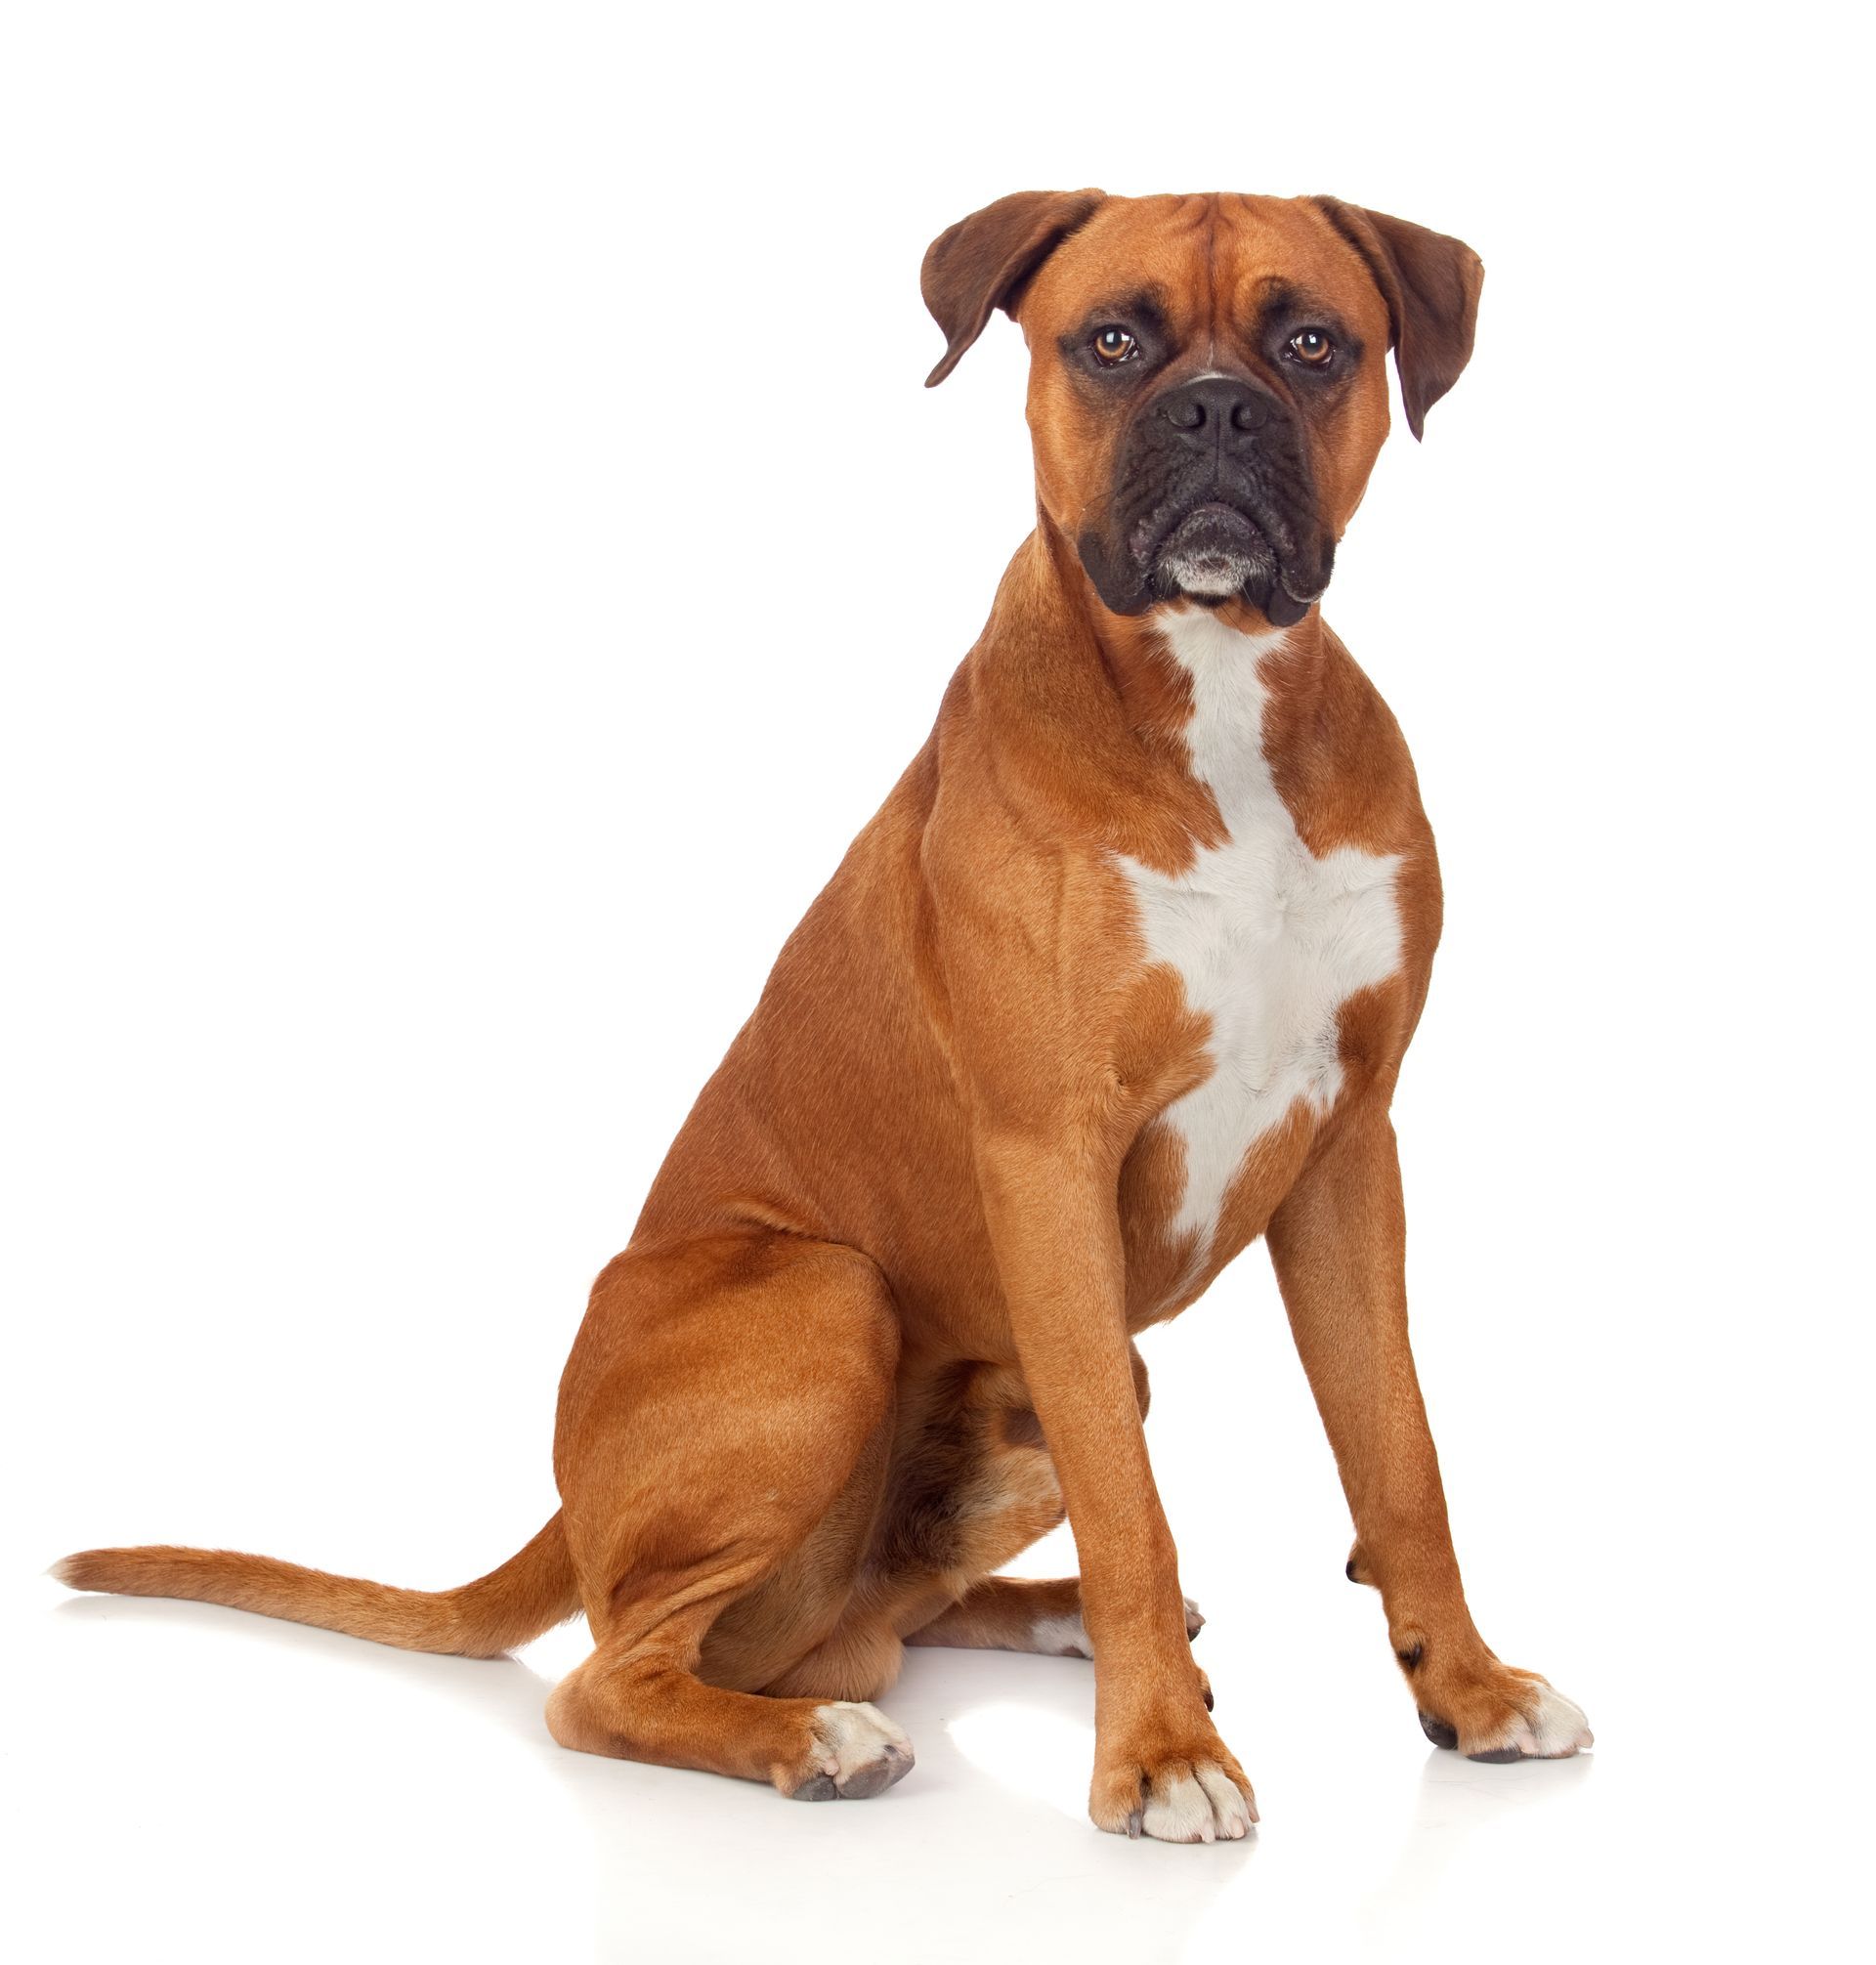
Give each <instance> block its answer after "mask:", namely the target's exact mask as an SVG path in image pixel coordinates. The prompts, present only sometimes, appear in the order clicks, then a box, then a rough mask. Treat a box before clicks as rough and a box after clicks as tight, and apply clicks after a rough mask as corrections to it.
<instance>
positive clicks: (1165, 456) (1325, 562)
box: [1078, 375, 1335, 627]
mask: <svg viewBox="0 0 1876 1965" xmlns="http://www.w3.org/2000/svg"><path fill="white" fill-rule="evenodd" d="M1078 546H1079V550H1080V553H1081V559H1082V565H1083V567H1084V568H1085V569H1086V571H1087V576H1088V577H1089V579H1091V580H1092V581H1093V582H1094V587H1095V591H1096V592H1097V593H1099V595H1100V596H1101V599H1102V601H1103V602H1104V603H1105V604H1106V605H1107V606H1108V607H1110V608H1111V609H1113V611H1114V612H1115V613H1116V614H1142V613H1144V612H1145V611H1146V610H1147V609H1148V608H1150V607H1152V606H1154V605H1155V604H1157V603H1158V602H1161V601H1169V600H1177V599H1180V598H1187V599H1191V600H1196V601H1199V602H1201V603H1203V604H1205V605H1208V606H1213V607H1216V606H1219V605H1221V604H1222V603H1223V602H1225V601H1227V600H1230V599H1233V598H1236V597H1239V596H1242V597H1243V598H1244V599H1246V600H1248V601H1250V602H1251V603H1252V604H1253V605H1254V606H1256V607H1258V609H1260V610H1261V611H1262V613H1263V614H1264V616H1265V617H1266V618H1267V619H1269V620H1270V621H1271V622H1272V623H1273V624H1274V625H1276V626H1278V627H1290V626H1293V625H1294V624H1295V623H1296V622H1298V621H1300V619H1302V618H1303V616H1304V615H1305V614H1306V613H1307V612H1308V611H1309V608H1310V606H1311V604H1312V603H1313V602H1314V601H1315V600H1316V598H1317V596H1318V595H1320V594H1321V592H1322V590H1323V588H1324V587H1326V586H1327V585H1328V584H1329V573H1330V569H1331V567H1332V565H1333V563H1334V559H1335V541H1334V539H1332V538H1330V537H1329V536H1328V534H1327V533H1326V531H1325V529H1324V527H1323V526H1322V524H1321V521H1320V520H1319V518H1318V517H1317V514H1316V492H1315V481H1314V478H1313V476H1312V474H1311V472H1310V470H1309V460H1308V454H1307V451H1306V450H1305V449H1304V447H1303V442H1302V435H1301V432H1300V429H1299V428H1298V425H1297V421H1296V417H1295V415H1294V414H1293V413H1292V411H1291V409H1290V408H1289V406H1288V405H1286V404H1285V403H1284V402H1283V401H1282V400H1281V399H1280V398H1279V397H1277V396H1276V395H1275V394H1274V393H1273V392H1272V391H1270V390H1268V389H1266V388H1264V387H1263V386H1262V385H1261V384H1260V383H1258V382H1255V381H1253V380H1251V379H1250V378H1249V377H1236V376H1229V375H1206V376H1201V377H1199V378H1198V379H1197V380H1196V381H1191V382H1185V383H1181V384H1178V385H1176V386H1175V387H1173V388H1171V389H1167V390H1164V391H1162V392H1161V393H1160V394H1159V395H1158V396H1156V397H1154V398H1152V399H1151V400H1150V401H1149V402H1148V403H1147V404H1146V405H1145V406H1143V407H1142V410H1141V412H1140V415H1139V417H1138V419H1137V421H1136V422H1135V424H1134V426H1133V429H1132V431H1131V433H1130V436H1129V438H1128V440H1127V442H1126V444H1125V445H1124V447H1123V450H1122V456H1121V462H1120V467H1119V470H1118V472H1117V474H1116V489H1115V495H1114V499H1113V506H1112V511H1111V514H1110V518H1109V523H1108V526H1107V528H1106V529H1105V530H1104V531H1092V532H1087V533H1085V534H1083V535H1082V537H1081V539H1080V540H1079V541H1078Z"/></svg>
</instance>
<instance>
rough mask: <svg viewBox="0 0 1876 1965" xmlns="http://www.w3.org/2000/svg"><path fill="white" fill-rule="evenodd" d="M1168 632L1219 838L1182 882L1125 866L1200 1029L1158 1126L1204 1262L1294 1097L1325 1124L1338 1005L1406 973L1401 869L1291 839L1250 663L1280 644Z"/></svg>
mask: <svg viewBox="0 0 1876 1965" xmlns="http://www.w3.org/2000/svg"><path fill="white" fill-rule="evenodd" d="M1165 632H1166V637H1167V641H1168V644H1169V646H1170V647H1171V649H1172V654H1173V656H1174V658H1175V659H1176V660H1177V661H1178V662H1180V664H1181V665H1182V666H1183V667H1184V668H1185V669H1186V671H1187V673H1188V674H1189V675H1190V677H1191V680H1192V689H1193V714H1192V719H1191V722H1190V723H1189V724H1188V726H1187V729H1186V742H1187V745H1188V747H1189V748H1190V752H1191V769H1192V772H1193V774H1194V776H1196V777H1198V778H1200V779H1202V780H1203V781H1204V782H1205V783H1206V784H1207V785H1208V786H1209V787H1210V788H1211V790H1212V793H1213V796H1214V798H1215V800H1216V802H1217V806H1218V811H1219V814H1220V816H1221V817H1222V819H1223V821H1224V826H1225V830H1226V833H1228V835H1229V836H1228V837H1227V838H1226V839H1225V840H1224V842H1223V843H1222V844H1220V845H1217V846H1213V847H1207V848H1204V849H1202V850H1201V852H1200V854H1199V858H1198V861H1197V863H1196V865H1194V866H1193V867H1192V868H1190V869H1189V870H1188V871H1187V872H1185V873H1183V874H1179V875H1174V876H1168V875H1165V874H1161V873H1157V872H1155V871H1154V870H1153V869H1152V868H1149V867H1144V866H1141V865H1139V864H1138V863H1137V862H1134V861H1130V860H1123V861H1122V866H1123V867H1124V869H1125V871H1126V873H1127V876H1128V878H1129V880H1130V883H1131V885H1132V889H1133V895H1134V899H1135V902H1136V904H1137V906H1138V909H1139V926H1140V932H1141V935H1142V937H1143V939H1144V941H1145V943H1146V948H1147V953H1148V959H1149V960H1150V961H1156V962H1165V963H1167V964H1169V965H1170V966H1171V967H1172V968H1173V969H1174V970H1176V971H1177V973H1178V975H1179V978H1180V981H1181V983H1182V985H1183V987H1184V994H1185V999H1186V1002H1187V1004H1189V1006H1190V1007H1191V1008H1193V1009H1194V1010H1196V1011H1199V1012H1200V1013H1202V1014H1203V1015H1204V1016H1205V1017H1206V1018H1208V1019H1209V1021H1210V1026H1211V1029H1210V1040H1209V1043H1208V1046H1207V1049H1208V1054H1209V1058H1210V1062H1211V1066H1212V1070H1211V1074H1210V1076H1209V1077H1207V1078H1206V1079H1205V1081H1204V1082H1203V1083H1202V1084H1200V1085H1198V1086H1197V1087H1195V1088H1194V1089H1192V1090H1191V1091H1188V1092H1186V1093H1185V1094H1184V1095H1183V1096H1182V1097H1180V1098H1178V1099H1176V1100H1175V1101H1174V1102H1173V1103H1172V1104H1171V1105H1169V1106H1168V1107H1167V1108H1166V1110H1165V1111H1164V1112H1163V1113H1162V1114H1161V1115H1160V1118H1159V1121H1158V1123H1159V1124H1160V1125H1161V1126H1164V1127H1167V1128H1170V1129H1171V1130H1172V1132H1175V1133H1176V1134H1177V1135H1178V1137H1179V1139H1180V1142H1181V1144H1182V1146H1183V1148H1184V1161H1185V1181H1184V1190H1183V1193H1182V1195H1181V1197H1180V1199H1179V1204H1178V1207H1177V1210H1176V1212H1175V1214H1174V1215H1173V1217H1172V1219H1171V1221H1170V1222H1169V1223H1168V1224H1167V1227H1168V1231H1169V1232H1170V1233H1171V1234H1172V1235H1173V1236H1180V1237H1182V1236H1184V1235H1187V1234H1191V1235H1194V1236H1196V1238H1197V1241H1196V1245H1195V1258H1196V1259H1197V1260H1203V1259H1204V1258H1205V1256H1206V1255H1207V1254H1208V1252H1209V1251H1210V1248H1211V1243H1212V1238H1213V1233H1214V1230H1215V1227H1216V1224H1217V1220H1218V1215H1219V1211H1220V1209H1221V1208H1222V1207H1223V1205H1224V1200H1225V1196H1226V1195H1227V1193H1228V1192H1229V1191H1230V1188H1231V1184H1232V1181H1233V1179H1234V1178H1235V1176H1236V1175H1237V1174H1238V1172H1239V1170H1240V1169H1241V1168H1242V1167H1243V1165H1244V1161H1245V1157H1246V1155H1247V1154H1248V1153H1249V1152H1250V1151H1251V1149H1252V1148H1253V1147H1254V1146H1255V1145H1256V1144H1257V1142H1258V1140H1259V1139H1260V1138H1261V1137H1262V1136H1263V1135H1264V1134H1266V1133H1267V1132H1271V1131H1272V1130H1273V1129H1274V1128H1276V1127H1277V1126H1279V1125H1280V1124H1281V1123H1282V1122H1283V1120H1284V1118H1285V1116H1286V1115H1287V1114H1288V1113H1289V1112H1290V1111H1291V1109H1292V1108H1293V1107H1294V1106H1296V1105H1297V1104H1298V1102H1299V1101H1301V1102H1303V1103H1304V1104H1306V1105H1307V1106H1308V1107H1310V1108H1311V1109H1313V1110H1314V1111H1316V1112H1318V1113H1323V1112H1327V1111H1328V1110H1329V1109H1330V1108H1331V1107H1332V1106H1333V1105H1334V1104H1335V1101H1336V1098H1337V1097H1338V1095H1339V1094H1340V1092H1341V1089H1342V1075H1343V1073H1342V1062H1341V1054H1340V1052H1341V1035H1340V1027H1339V1023H1338V1015H1339V1012H1340V1010H1341V1008H1342V1005H1343V1004H1344V1003H1345V1002H1346V1001H1347V1000H1348V999H1349V997H1351V996H1353V995H1354V994H1355V993H1356V992H1357V991H1358V990H1362V989H1366V988H1369V987H1372V986H1373V985H1375V984H1377V983H1381V982H1385V981H1386V979H1387V978H1388V977H1389V976H1391V975H1392V974H1393V973H1394V972H1395V971H1396V969H1398V967H1399V966H1400V960H1401V931H1400V917H1399V913H1398V910H1397V909H1396V907H1395V902H1394V876H1395V871H1396V868H1397V865H1398V862H1397V860H1396V859H1395V858H1394V856H1392V855H1381V854H1372V853H1365V852H1362V851H1361V850H1359V849H1358V848H1356V847H1352V846H1343V847H1337V848H1336V849H1334V850H1333V851H1331V852H1329V853H1326V854H1324V855H1322V856H1321V857H1318V856H1317V855H1315V854H1313V853H1311V852H1310V850H1309V849H1308V847H1307V846H1306V845H1304V843H1303V841H1302V839H1301V838H1300V835H1299V834H1298V832H1297V828H1296V822H1295V821H1294V820H1293V819H1292V817H1291V815H1290V810H1289V808H1288V807H1287V806H1286V805H1285V804H1284V802H1283V799H1282V798H1281V796H1279V794H1278V792H1277V789H1276V786H1275V784H1274V782H1273V781H1272V778H1271V773H1270V767H1269V762H1268V760H1267V758H1266V757H1265V754H1264V749H1263V709H1264V704H1265V701H1266V695H1267V692H1266V688H1265V685H1264V683H1263V682H1262V680H1261V679H1260V678H1259V676H1258V658H1259V656H1260V655H1263V654H1265V653H1268V652H1270V651H1271V650H1272V649H1274V647H1275V646H1276V645H1277V644H1278V643H1280V641H1281V639H1282V637H1281V636H1280V635H1274V634H1273V635H1269V636H1265V637H1253V636H1248V635H1243V634H1239V633H1237V632H1236V631H1235V630H1233V629H1230V628H1226V627H1223V626H1221V625H1220V624H1219V623H1218V622H1217V621H1215V619H1213V618H1212V617H1211V616H1209V615H1186V616H1177V617H1172V618H1171V619H1169V620H1168V621H1167V623H1166V628H1165Z"/></svg>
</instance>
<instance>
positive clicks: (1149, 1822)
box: [1140, 1761, 1257, 1842]
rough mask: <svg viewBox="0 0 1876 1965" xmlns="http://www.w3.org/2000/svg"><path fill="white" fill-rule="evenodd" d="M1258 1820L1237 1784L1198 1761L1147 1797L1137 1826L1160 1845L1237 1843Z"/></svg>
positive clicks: (1157, 1787)
mask: <svg viewBox="0 0 1876 1965" xmlns="http://www.w3.org/2000/svg"><path fill="white" fill-rule="evenodd" d="M1256 1820H1257V1815H1255V1814H1254V1813H1253V1811H1252V1807H1251V1804H1250V1803H1249V1802H1248V1801H1246V1800H1245V1798H1244V1795H1243V1793H1242V1791H1241V1790H1240V1789H1239V1787H1238V1784H1237V1782H1236V1781H1234V1780H1233V1779H1232V1778H1231V1776H1230V1775H1229V1774H1228V1773H1225V1771H1224V1770H1223V1769H1222V1768H1219V1767H1208V1766H1207V1765H1206V1764H1205V1763H1204V1762H1203V1761H1201V1762H1200V1763H1199V1764H1198V1765H1197V1766H1196V1767H1195V1768H1194V1769H1193V1771H1192V1773H1189V1774H1186V1773H1180V1774H1172V1775H1171V1776H1170V1777H1167V1778H1165V1779H1163V1780H1161V1781H1160V1782H1159V1783H1157V1784H1156V1785H1155V1787H1154V1789H1153V1791H1152V1792H1151V1793H1150V1794H1149V1795H1148V1796H1147V1802H1146V1808H1145V1810H1144V1812H1143V1813H1142V1815H1141V1817H1140V1826H1141V1827H1142V1828H1143V1829H1144V1830H1145V1831H1146V1833H1147V1834H1148V1835H1150V1836H1153V1837H1154V1838H1155V1839H1156V1840H1158V1841H1160V1842H1237V1841H1239V1840H1241V1839H1242V1838H1243V1837H1244V1836H1247V1835H1249V1834H1250V1832H1251V1824H1252V1823H1253V1822H1254V1821H1256Z"/></svg>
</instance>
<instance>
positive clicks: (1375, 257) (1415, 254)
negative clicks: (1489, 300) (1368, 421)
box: [1315, 197, 1485, 439]
mask: <svg viewBox="0 0 1876 1965" xmlns="http://www.w3.org/2000/svg"><path fill="white" fill-rule="evenodd" d="M1315 204H1316V206H1317V207H1318V209H1319V210H1320V211H1321V212H1322V214H1323V216H1324V217H1325V218H1327V219H1328V221H1329V223H1330V224H1331V225H1332V226H1334V227H1335V229H1336V230H1337V231H1338V232H1339V233H1341V234H1342V235H1343V238H1345V239H1346V240H1347V241H1348V243H1349V244H1350V245H1352V246H1353V247H1354V249H1355V250H1356V251H1357V252H1358V253H1360V254H1361V256H1362V258H1363V259H1365V260H1366V261H1367V262H1368V271H1369V272H1370V273H1371V274H1373V275H1374V277H1375V284H1376V285H1377V286H1378V287H1380V288H1381V294H1382V298H1383V299H1384V300H1386V303H1387V320H1388V330H1389V336H1390V341H1391V345H1392V347H1393V351H1394V366H1395V367H1396V368H1398V369H1399V370H1400V400H1401V402H1402V403H1403V404H1404V405H1405V406H1406V409H1407V427H1408V429H1410V430H1411V431H1412V432H1413V433H1414V436H1415V438H1416V439H1418V438H1419V436H1420V434H1421V431H1422V429H1423V427H1424V426H1425V424H1426V421H1427V412H1428V409H1430V408H1431V407H1432V406H1433V405H1434V404H1435V403H1437V402H1438V401H1439V399H1440V398H1441V397H1442V396H1443V395H1445V393H1446V392H1447V390H1449V389H1450V388H1451V387H1452V386H1453V384H1454V383H1455V382H1457V381H1458V380H1459V374H1460V370H1461V369H1462V368H1464V367H1465V366H1466V363H1468V362H1469V361H1470V360H1471V354H1472V324H1473V322H1474V321H1475V320H1477V319H1478V289H1479V287H1480V286H1481V285H1482V284H1483V283H1484V279H1485V268H1484V265H1483V263H1482V262H1481V261H1480V259H1479V256H1478V254H1477V253H1475V252H1474V251H1473V250H1472V249H1471V246H1470V245H1466V244H1464V243H1462V241H1460V240H1459V239H1456V238H1448V237H1447V236H1446V235H1445V234H1444V233H1443V232H1428V230H1427V228H1426V227H1425V226H1424V225H1409V224H1408V223H1407V221H1406V220H1405V219H1404V218H1389V217H1388V216H1387V214H1386V212H1380V211H1364V210H1363V209H1362V208H1361V206H1360V205H1358V204H1343V201H1342V200H1341V199H1340V198H1333V197H1319V198H1317V199H1316V200H1315Z"/></svg>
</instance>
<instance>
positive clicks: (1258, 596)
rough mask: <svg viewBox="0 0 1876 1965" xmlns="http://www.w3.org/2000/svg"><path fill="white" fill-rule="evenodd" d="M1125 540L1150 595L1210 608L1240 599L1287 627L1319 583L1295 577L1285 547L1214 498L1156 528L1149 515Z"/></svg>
mask: <svg viewBox="0 0 1876 1965" xmlns="http://www.w3.org/2000/svg"><path fill="white" fill-rule="evenodd" d="M1155 530H1158V531H1159V534H1160V536H1159V537H1158V539H1157V540H1155V538H1154V537H1153V533H1154V531H1155ZM1284 543H1286V544H1287V543H1288V541H1284ZM1130 544H1131V545H1132V548H1133V552H1134V555H1135V557H1136V559H1137V560H1138V561H1139V562H1140V564H1141V565H1142V566H1143V568H1144V569H1145V571H1146V577H1147V583H1148V585H1149V586H1150V587H1151V589H1152V591H1153V595H1154V597H1155V598H1156V599H1158V600H1163V601H1170V600H1193V601H1197V602H1198V603H1199V604H1200V605H1201V606H1202V607H1222V606H1223V605H1224V604H1225V603H1226V602H1227V601H1231V600H1237V599H1243V600H1248V601H1249V602H1251V603H1252V605H1253V606H1255V607H1257V608H1258V609H1259V610H1260V611H1261V613H1262V614H1263V616H1264V618H1265V619H1267V620H1269V621H1270V623H1271V624H1272V626H1275V627H1294V626H1295V625H1296V623H1297V622H1298V621H1300V619H1302V618H1303V616H1304V615H1305V614H1307V613H1308V612H1309V609H1310V607H1311V605H1312V604H1313V603H1314V601H1315V600H1316V598H1317V596H1318V594H1319V593H1320V592H1321V587H1320V586H1319V585H1317V586H1310V587H1305V586H1302V585H1300V583H1298V582H1296V581H1295V580H1294V577H1293V576H1292V575H1291V574H1290V572H1289V570H1288V569H1287V568H1286V565H1285V560H1286V558H1287V555H1286V554H1285V553H1284V552H1282V551H1280V550H1279V544H1278V542H1277V541H1274V540H1273V539H1272V538H1271V536H1270V534H1268V533H1267V532H1266V531H1265V530H1264V528H1263V526H1262V525H1260V524H1259V523H1258V520H1257V519H1255V518H1253V517H1252V516H1251V514H1250V513H1248V512H1246V511H1244V510H1243V509H1242V508H1241V507H1239V506H1238V505H1235V504H1227V503H1226V502H1225V501H1224V500H1223V499H1220V498H1208V499H1206V500H1205V501H1204V502H1203V503H1201V504H1198V505H1194V506H1193V507H1191V508H1190V509H1189V510H1188V511H1186V512H1184V513H1183V514H1182V515H1179V516H1176V517H1174V518H1173V520H1172V523H1171V524H1170V525H1163V526H1162V527H1161V528H1159V529H1156V528H1154V527H1152V525H1151V523H1150V522H1149V523H1148V524H1146V525H1143V526H1141V527H1139V528H1137V529H1136V530H1135V533H1134V536H1133V538H1132V539H1131V541H1130Z"/></svg>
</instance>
